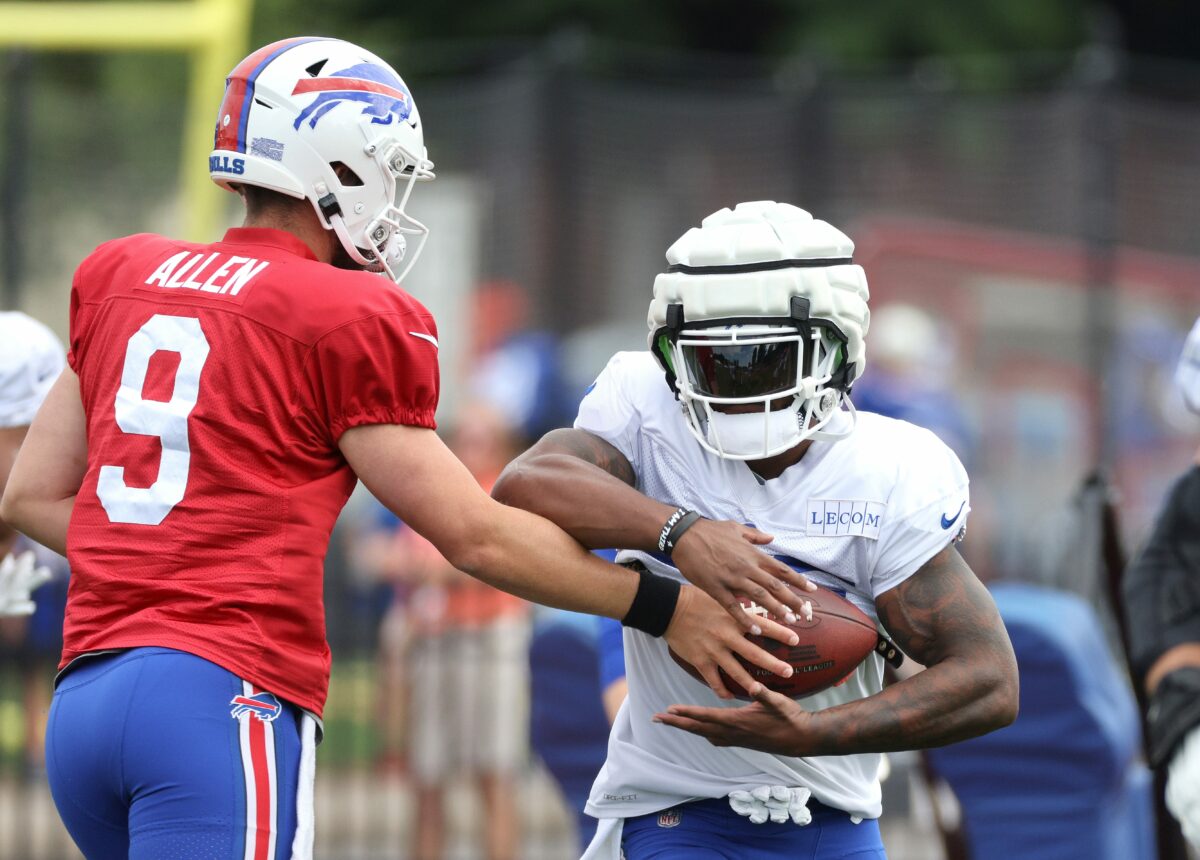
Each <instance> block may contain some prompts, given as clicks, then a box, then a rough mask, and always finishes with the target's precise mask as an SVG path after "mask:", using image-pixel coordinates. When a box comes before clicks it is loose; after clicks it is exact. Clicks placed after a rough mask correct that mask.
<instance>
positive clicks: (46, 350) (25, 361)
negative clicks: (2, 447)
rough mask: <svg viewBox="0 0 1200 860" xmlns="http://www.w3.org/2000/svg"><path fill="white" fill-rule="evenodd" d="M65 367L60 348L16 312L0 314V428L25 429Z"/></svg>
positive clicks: (38, 326) (43, 329)
mask: <svg viewBox="0 0 1200 860" xmlns="http://www.w3.org/2000/svg"><path fill="white" fill-rule="evenodd" d="M64 367H66V355H65V352H64V350H63V345H62V343H61V342H60V341H59V339H58V338H57V337H56V336H55V334H54V332H52V331H50V329H48V328H47V327H46V326H44V325H43V324H42V323H40V322H38V321H37V320H35V319H34V318H33V317H31V316H27V315H26V314H23V313H21V312H20V311H5V312H3V313H0V427H26V426H28V425H29V424H30V423H31V422H32V421H33V416H34V415H36V414H37V411H38V407H40V406H41V405H42V401H43V400H45V399H46V395H47V394H48V393H49V391H50V387H51V386H52V385H54V380H56V379H58V375H59V374H60V373H62V370H63V368H64Z"/></svg>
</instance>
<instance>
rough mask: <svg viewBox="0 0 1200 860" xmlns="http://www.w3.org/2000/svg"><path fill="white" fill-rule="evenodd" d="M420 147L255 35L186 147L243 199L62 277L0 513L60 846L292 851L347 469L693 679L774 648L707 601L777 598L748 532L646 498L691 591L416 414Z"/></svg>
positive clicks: (430, 367) (552, 600) (528, 584)
mask: <svg viewBox="0 0 1200 860" xmlns="http://www.w3.org/2000/svg"><path fill="white" fill-rule="evenodd" d="M432 166H433V165H432V163H431V162H430V161H429V160H428V159H427V157H426V152H425V147H424V143H423V135H422V129H421V126H420V124H419V118H418V113H417V109H416V106H415V104H414V103H413V100H412V95H411V93H410V92H409V90H408V88H407V87H406V86H405V84H404V82H403V81H402V80H401V79H400V77H399V75H397V74H396V72H395V71H394V70H393V69H391V68H390V67H389V66H388V65H387V64H386V63H384V62H383V61H382V60H381V59H379V58H378V57H376V56H374V55H373V54H370V53H369V52H367V51H364V50H362V49H361V48H358V47H356V46H354V45H351V44H348V43H346V42H341V41H338V40H333V39H323V38H311V39H309V38H304V39H289V40H285V41H283V42H277V43H274V44H271V45H268V46H266V47H264V48H262V49H260V50H258V51H255V52H254V53H253V54H251V55H250V56H249V57H247V58H246V59H245V60H243V61H242V62H241V63H240V64H239V65H238V66H237V67H236V68H235V69H234V70H233V72H232V73H231V74H230V76H229V78H228V80H227V86H226V94H225V98H224V101H223V102H222V104H221V108H220V111H219V112H218V116H217V126H216V135H215V148H214V150H213V153H212V155H211V157H210V159H209V171H210V173H211V175H212V177H213V179H214V181H216V182H217V183H218V184H219V185H222V186H223V187H226V188H229V189H231V190H235V191H237V192H239V193H240V194H241V195H242V197H243V199H244V201H245V204H246V220H245V222H244V226H243V227H241V228H237V229H233V230H230V231H229V232H228V233H227V234H226V235H225V237H224V239H223V240H221V241H219V242H216V243H213V244H207V245H201V244H193V243H188V242H182V241H176V240H171V239H167V238H164V237H161V236H154V235H139V236H131V237H128V238H125V239H120V240H116V241H113V242H109V243H107V244H105V245H102V246H101V247H100V248H98V249H97V250H96V251H95V252H93V253H92V254H91V255H90V256H89V257H88V258H87V259H86V260H84V262H83V263H82V264H81V265H80V267H79V269H78V271H77V273H76V275H75V280H74V284H73V288H72V293H71V318H70V326H71V331H70V351H69V365H70V367H69V369H68V370H66V371H64V373H63V374H62V376H61V377H60V378H59V380H58V381H57V382H56V383H55V385H54V387H53V389H52V390H51V392H50V394H49V396H48V398H47V400H46V404H45V405H44V406H43V408H42V410H41V411H40V412H39V414H38V416H37V418H36V419H35V421H34V424H33V426H32V428H31V430H30V433H29V437H28V441H27V442H26V444H25V447H24V448H23V450H22V452H21V454H20V457H19V458H18V461H17V463H16V465H15V467H14V469H13V473H12V477H11V478H10V481H9V485H8V488H7V490H6V492H5V495H4V500H3V506H2V509H0V514H2V515H3V517H4V518H5V520H7V521H9V522H10V523H12V524H13V525H15V526H16V527H18V528H20V529H21V530H22V531H24V532H26V533H27V534H29V535H30V536H31V537H33V538H34V539H36V540H38V541H40V542H42V543H44V544H46V545H48V546H50V547H52V548H54V549H57V550H59V551H65V552H66V553H67V555H68V557H69V559H70V562H71V566H72V570H73V572H74V576H73V579H72V583H71V590H70V597H69V603H68V607H67V619H66V626H65V637H64V638H65V648H64V653H63V659H62V667H61V669H62V670H61V672H60V677H59V680H58V685H57V689H56V693H55V700H54V705H53V707H52V710H51V716H50V726H49V731H48V739H47V759H48V772H49V777H50V782H51V790H52V792H53V794H54V798H55V802H56V804H57V806H58V809H59V812H60V815H61V816H62V817H63V820H64V822H65V823H66V825H67V828H68V829H69V830H70V832H71V834H72V836H73V838H74V839H75V841H76V842H77V843H78V844H79V846H80V848H81V849H82V850H83V852H84V854H85V855H87V856H88V857H102V858H110V857H125V856H128V857H131V858H162V857H184V856H189V857H190V856H205V857H208V856H213V857H240V858H251V860H265V858H282V857H298V858H303V857H307V856H310V853H311V839H312V820H311V780H312V762H313V755H312V748H313V745H314V742H315V736H316V734H317V722H318V720H319V718H320V714H321V710H322V708H323V706H324V703H325V696H326V692H327V686H328V680H329V664H330V659H329V648H328V646H327V644H326V640H325V630H324V610H323V606H322V599H321V593H322V584H321V580H322V564H323V559H324V553H325V549H326V545H327V543H328V539H329V534H330V531H331V529H332V527H333V523H334V520H335V518H336V516H337V514H338V512H339V511H340V510H341V508H342V506H343V504H344V503H345V501H346V499H347V496H348V495H349V493H350V491H351V489H352V488H353V486H354V483H355V480H356V477H357V478H358V479H361V480H362V481H363V482H364V483H365V484H366V486H367V487H368V488H369V489H370V490H371V491H372V492H373V493H374V494H375V495H376V496H377V497H378V498H379V499H380V500H381V501H382V502H383V503H384V504H386V505H387V506H388V507H389V508H391V509H392V511H393V512H395V513H396V514H397V515H398V516H399V517H400V518H401V519H403V520H404V521H405V522H406V523H407V524H408V525H410V526H411V527H412V528H413V529H414V530H416V531H417V532H419V533H421V534H422V535H424V536H425V537H427V538H428V539H429V540H430V541H431V542H432V543H433V544H434V545H435V546H436V547H437V548H438V550H439V551H440V552H441V553H442V554H443V555H444V556H445V557H446V558H447V560H448V561H450V563H451V564H453V566H454V567H457V568H459V569H461V570H464V571H466V572H468V573H471V574H472V575H475V576H477V577H478V578H480V579H482V580H484V581H486V582H487V583H489V584H490V585H493V586H496V587H498V588H502V589H505V590H507V591H510V592H512V593H514V594H517V595H519V596H521V597H524V598H527V599H529V600H533V601H537V602H540V603H545V604H549V605H553V606H559V607H562V608H566V609H574V610H578V611H584V612H590V613H594V614H601V615H607V616H610V617H613V618H621V619H622V620H623V621H624V622H625V623H626V624H628V625H630V626H636V627H638V628H639V629H643V630H646V631H647V632H650V633H652V634H654V635H661V636H664V638H666V639H667V641H668V642H669V643H670V644H671V647H672V648H673V649H674V650H675V651H676V652H677V653H679V654H681V656H683V657H685V659H687V660H688V661H689V662H690V663H692V664H693V665H695V666H697V667H700V668H701V669H702V671H703V672H704V673H705V676H706V677H707V678H708V679H709V680H710V683H711V684H713V686H714V688H715V689H717V690H718V691H719V692H724V687H723V685H722V683H721V681H720V678H719V674H718V667H721V668H724V669H725V670H726V671H727V672H728V673H729V675H730V676H732V677H733V678H734V679H735V680H737V681H738V682H739V683H742V684H743V685H748V684H749V683H750V677H749V674H748V673H747V672H746V670H745V669H744V668H743V667H742V666H741V665H740V664H739V663H738V662H737V661H736V659H735V656H734V655H735V653H736V654H742V655H744V656H746V657H748V658H749V659H750V660H752V661H753V662H755V663H758V664H759V665H761V666H763V667H765V668H767V669H769V670H771V671H777V672H783V673H787V672H789V671H790V669H789V668H788V667H787V666H786V665H785V664H783V663H782V662H780V661H778V660H775V659H774V658H772V657H770V656H769V655H767V654H766V652H764V651H762V650H760V649H758V648H757V647H755V646H753V645H751V644H750V642H749V641H748V640H746V639H745V638H744V637H743V636H742V635H741V634H742V632H743V630H745V629H747V628H750V627H752V626H759V625H761V628H762V630H763V632H766V633H768V634H769V635H773V636H775V637H777V638H779V639H782V640H785V641H788V640H791V639H792V637H793V634H792V633H791V632H790V631H788V630H787V629H786V628H784V627H782V626H780V625H774V624H771V623H770V622H767V621H764V620H761V619H752V618H750V617H749V616H747V615H746V614H745V613H743V612H742V611H741V610H740V607H739V606H738V604H737V602H736V600H734V599H733V594H734V593H735V592H736V593H741V594H746V595H749V596H751V597H753V598H754V599H755V600H757V602H759V603H760V604H765V605H767V606H768V607H769V608H771V609H772V610H773V611H776V612H778V613H786V612H788V611H789V610H788V608H787V607H785V606H784V605H783V604H782V603H780V602H779V600H778V599H777V598H776V596H775V595H777V594H790V592H789V591H788V590H787V587H786V585H785V583H784V581H785V580H788V581H791V582H792V583H793V584H796V585H801V586H803V585H806V584H807V583H806V580H804V578H803V577H801V576H799V575H797V574H794V573H793V572H792V571H791V570H790V568H787V567H786V566H784V565H782V564H781V563H779V562H776V561H775V560H774V559H771V558H770V557H768V556H766V555H765V554H763V553H762V552H760V551H759V550H758V549H757V548H756V546H755V545H756V544H763V543H766V542H767V541H769V540H770V537H769V536H767V535H763V534H761V533H759V532H757V531H755V530H753V529H750V528H748V527H746V526H742V525H739V524H737V523H732V522H713V521H707V520H701V521H699V522H697V519H696V516H695V515H694V514H692V515H690V516H684V514H685V513H686V512H683V511H674V512H673V508H672V507H671V506H669V505H665V504H663V505H659V506H658V507H657V508H655V509H654V510H653V511H652V512H651V513H652V515H653V520H652V521H651V519H648V520H647V522H646V526H645V535H642V536H641V537H643V538H644V541H643V542H645V543H653V542H654V541H655V540H657V541H658V545H659V548H660V549H665V550H669V551H671V552H673V553H674V558H675V560H676V562H677V564H678V565H679V566H680V568H681V569H685V570H687V571H688V577H689V579H690V580H691V581H692V582H695V583H698V584H700V585H701V587H702V588H703V589H704V591H708V592H710V593H712V594H714V595H716V596H717V597H718V598H719V599H718V600H714V599H713V598H712V597H710V596H708V595H706V594H705V593H703V592H702V591H699V590H696V589H693V588H688V587H684V588H682V589H680V587H679V586H678V585H677V584H675V583H673V582H672V581H667V580H660V579H657V578H655V577H653V576H649V575H646V574H637V573H634V572H633V571H630V570H626V569H624V568H619V567H616V566H613V565H609V564H606V563H604V562H601V561H600V560H598V559H596V558H595V557H593V556H591V555H590V554H588V553H586V552H585V551H584V550H583V549H582V548H581V547H580V546H579V544H577V543H576V542H575V541H574V540H572V539H571V538H569V537H568V536H567V535H566V534H565V533H564V532H562V531H561V530H559V529H558V528H557V527H556V526H553V525H552V524H550V523H549V522H548V521H546V520H544V519H541V518H540V517H537V516H535V515H532V514H529V513H526V512H523V511H519V510H517V509H514V508H508V507H505V506H503V505H500V504H499V503H497V502H494V501H493V500H492V499H490V498H489V497H488V495H487V494H486V493H484V492H483V491H482V490H481V489H480V488H479V486H478V484H477V483H476V481H475V480H474V478H472V477H471V475H470V473H469V472H467V470H466V468H465V467H464V466H463V465H462V464H461V463H459V462H458V461H457V460H456V459H455V458H454V457H453V455H451V454H450V453H449V451H448V450H447V449H446V448H445V446H444V445H443V444H442V442H441V441H440V440H439V438H438V436H437V434H436V433H435V432H434V412H435V409H436V407H437V401H438V367H437V330H436V328H435V326H434V323H433V320H432V318H431V317H430V315H429V314H428V312H427V311H426V310H425V309H424V308H423V307H422V306H421V305H420V303H419V302H417V301H416V300H415V299H413V298H412V297H411V296H409V295H407V294H406V293H405V292H403V291H402V290H401V289H400V288H399V287H397V286H396V285H395V284H393V283H391V282H390V281H394V280H398V278H399V277H401V276H402V275H403V273H404V272H405V271H407V268H408V266H411V264H412V262H413V260H415V257H416V254H417V253H418V252H419V250H420V246H421V245H422V244H423V243H424V239H425V236H426V233H427V231H426V229H425V227H424V226H423V225H421V224H420V222H418V221H416V220H415V219H413V218H412V217H411V216H410V215H408V214H407V212H406V211H405V208H406V206H407V203H408V198H409V194H410V193H411V190H412V188H413V185H414V183H415V182H417V181H418V180H422V179H431V178H432V177H433V173H432ZM409 246H412V247H411V248H410V247H409ZM369 272H371V273H383V274H386V275H387V276H388V279H384V278H380V277H378V276H377V275H375V274H368V273H369ZM389 279H390V280H389ZM664 523H665V524H666V525H665V526H664ZM685 531H686V534H685ZM722 607H729V609H728V610H727V609H724V608H722Z"/></svg>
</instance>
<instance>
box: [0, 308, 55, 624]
mask: <svg viewBox="0 0 1200 860" xmlns="http://www.w3.org/2000/svg"><path fill="white" fill-rule="evenodd" d="M63 355H64V350H63V345H62V343H61V342H60V341H59V339H58V338H57V337H56V336H55V334H54V332H52V331H50V329H49V328H47V327H46V326H45V325H43V324H42V323H40V322H38V321H37V320H35V319H34V318H33V317H31V316H28V315H26V314H23V313H21V312H20V311H5V312H3V313H0V492H3V491H4V486H5V484H7V483H8V475H9V472H10V471H12V465H13V461H14V460H15V459H16V457H17V451H19V450H20V448H21V443H22V442H24V441H25V434H26V433H27V432H28V430H29V424H30V423H31V422H32V421H33V416H34V415H36V414H37V410H38V407H39V406H41V405H42V401H43V400H44V399H45V398H46V394H47V392H49V391H50V386H51V385H53V384H54V380H56V379H57V378H58V375H59V373H61V372H62V369H63V366H64V360H63ZM18 537H19V536H18V535H17V533H16V532H15V531H14V530H13V529H12V528H10V527H9V526H7V525H5V524H4V523H2V522H0V559H3V560H2V561H0V617H5V616H23V615H32V614H33V611H34V608H35V607H34V602H33V597H32V595H33V592H34V591H35V590H36V589H37V588H38V587H39V586H41V585H42V584H44V583H45V582H46V581H47V580H48V579H49V578H50V569H49V568H48V567H46V566H45V565H41V564H38V563H37V561H36V560H35V557H34V552H33V550H31V549H28V548H25V549H24V550H23V551H22V552H19V553H17V554H16V555H14V554H13V550H14V548H16V546H17V542H18ZM0 624H3V622H0ZM0 630H3V628H0ZM4 632H5V633H8V632H9V631H7V630H5V631H4ZM23 634H24V631H23V630H22V631H21V632H20V634H17V633H15V632H14V633H13V635H23ZM2 638H10V637H9V636H7V635H6V636H4V637H0V639H2Z"/></svg>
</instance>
